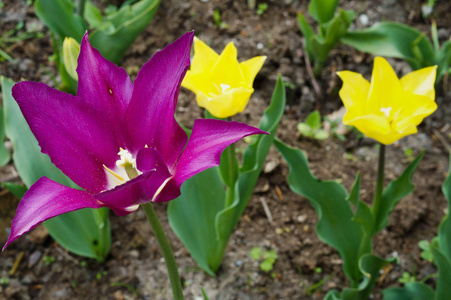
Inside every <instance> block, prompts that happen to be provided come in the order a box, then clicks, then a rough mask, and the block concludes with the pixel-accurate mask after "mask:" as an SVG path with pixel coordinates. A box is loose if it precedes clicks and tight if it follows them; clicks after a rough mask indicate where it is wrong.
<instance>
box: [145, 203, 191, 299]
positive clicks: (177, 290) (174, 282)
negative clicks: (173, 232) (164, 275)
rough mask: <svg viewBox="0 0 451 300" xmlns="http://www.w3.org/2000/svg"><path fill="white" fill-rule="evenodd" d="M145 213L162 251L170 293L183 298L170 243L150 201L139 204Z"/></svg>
mask: <svg viewBox="0 0 451 300" xmlns="http://www.w3.org/2000/svg"><path fill="white" fill-rule="evenodd" d="M141 206H142V208H143V209H144V212H145V213H146V216H147V220H148V221H149V223H150V226H152V230H153V232H154V234H155V237H156V238H157V241H158V245H159V246H160V249H161V252H162V253H163V257H164V260H165V262H166V267H167V268H168V274H169V280H170V282H171V287H172V294H173V296H174V299H175V300H183V299H184V298H183V290H182V282H181V280H180V276H179V271H178V269H177V264H176V262H175V257H174V253H172V249H171V245H170V244H169V241H168V239H167V237H166V235H165V233H164V231H163V227H161V224H160V221H159V220H158V217H157V214H156V213H155V210H154V208H153V206H152V203H146V204H143V205H141Z"/></svg>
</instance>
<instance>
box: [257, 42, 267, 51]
mask: <svg viewBox="0 0 451 300" xmlns="http://www.w3.org/2000/svg"><path fill="white" fill-rule="evenodd" d="M263 48H265V46H264V45H263V44H262V43H258V44H257V49H258V50H263Z"/></svg>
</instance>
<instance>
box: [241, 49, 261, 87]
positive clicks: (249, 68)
mask: <svg viewBox="0 0 451 300" xmlns="http://www.w3.org/2000/svg"><path fill="white" fill-rule="evenodd" d="M265 60H266V56H257V57H254V58H251V59H249V60H246V61H243V62H241V63H240V67H241V71H242V72H243V76H244V80H245V81H246V83H247V84H248V85H249V86H252V83H253V82H254V79H255V76H257V73H258V71H260V69H261V68H262V66H263V64H264V63H265Z"/></svg>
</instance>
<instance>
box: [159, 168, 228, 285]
mask: <svg viewBox="0 0 451 300" xmlns="http://www.w3.org/2000/svg"><path fill="white" fill-rule="evenodd" d="M224 202H225V192H224V188H223V185H222V181H221V178H220V176H219V172H218V168H217V167H216V168H211V169H208V170H205V171H203V172H202V173H199V174H197V175H196V176H194V177H192V178H190V179H188V180H187V181H186V182H185V183H184V184H183V185H182V188H181V195H180V196H179V197H178V198H177V199H175V200H173V201H171V202H170V203H169V207H168V219H169V224H170V225H171V228H172V230H173V231H174V233H175V234H176V235H177V236H178V237H179V239H180V240H181V241H182V243H183V244H184V245H185V247H186V248H187V249H188V251H189V252H190V254H191V256H192V257H193V258H194V260H195V261H196V262H197V264H198V265H199V266H200V267H201V268H202V269H204V270H205V271H206V272H207V273H208V274H210V275H212V276H214V275H215V271H216V270H215V269H214V267H216V266H218V267H219V265H220V263H221V261H222V255H223V254H222V255H221V253H220V251H221V248H220V247H221V246H222V247H225V245H220V243H221V242H222V241H221V240H219V239H218V237H217V235H216V230H215V227H214V224H215V218H216V214H217V213H218V212H220V211H221V210H222V209H224ZM222 243H223V242H222ZM218 256H219V257H218ZM218 261H219V262H218Z"/></svg>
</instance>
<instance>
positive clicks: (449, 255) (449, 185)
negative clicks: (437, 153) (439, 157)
mask: <svg viewBox="0 0 451 300" xmlns="http://www.w3.org/2000/svg"><path fill="white" fill-rule="evenodd" d="M442 192H443V194H444V195H445V198H446V201H447V202H448V214H447V215H446V216H445V217H444V218H443V220H442V222H441V224H440V227H439V229H438V238H439V245H440V251H441V252H442V253H443V255H444V256H445V257H446V259H447V260H448V261H450V262H451V220H450V218H449V214H450V212H451V155H450V161H449V171H448V177H446V179H445V181H444V182H443V185H442Z"/></svg>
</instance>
